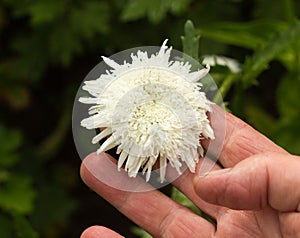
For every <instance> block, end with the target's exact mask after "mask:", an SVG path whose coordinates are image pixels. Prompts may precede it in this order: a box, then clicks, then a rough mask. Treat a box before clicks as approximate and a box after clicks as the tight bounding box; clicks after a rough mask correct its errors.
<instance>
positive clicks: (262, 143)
mask: <svg viewBox="0 0 300 238" xmlns="http://www.w3.org/2000/svg"><path fill="white" fill-rule="evenodd" d="M214 110H215V112H216V114H218V113H221V109H219V108H217V107H215V108H214ZM216 137H218V135H216ZM224 143H225V144H224V147H223V150H222V152H221V154H220V156H219V161H220V162H221V163H222V165H223V166H224V167H225V168H226V169H221V168H220V167H218V166H217V165H216V166H215V167H214V171H212V172H211V173H209V174H206V175H202V176H199V174H197V173H196V174H193V173H191V172H189V171H188V170H186V171H185V172H184V174H183V175H181V176H180V177H179V178H178V179H177V180H175V181H174V182H173V185H174V186H176V187H177V188H178V189H179V190H181V191H182V192H183V193H184V194H185V195H186V196H187V197H189V198H190V199H191V200H192V201H193V202H194V204H195V205H197V206H198V207H199V208H200V209H201V210H202V211H204V212H205V213H207V214H208V215H209V216H211V217H212V218H213V219H215V220H216V223H217V226H216V227H215V226H214V225H213V224H211V223H209V222H208V221H207V220H205V219H204V218H202V217H200V216H197V215H196V214H194V213H193V212H191V211H190V210H188V209H187V208H185V207H183V206H181V205H180V204H177V203H176V202H175V201H173V200H172V199H170V198H168V197H167V196H165V195H164V194H162V193H160V192H159V191H157V190H152V191H149V192H139V193H137V192H136V193H132V192H126V191H120V190H117V189H114V188H112V187H109V186H107V185H106V184H104V183H102V182H100V181H99V180H97V179H96V178H95V177H94V176H93V175H92V174H91V173H90V172H89V170H88V169H87V168H86V166H85V164H86V163H89V162H92V160H95V158H96V157H95V155H94V156H88V157H87V158H86V159H85V160H84V161H83V164H82V167H81V176H82V179H83V180H84V182H85V183H86V184H87V185H88V186H89V187H91V188H92V189H93V190H94V191H96V192H97V193H98V194H99V195H100V196H102V197H104V198H105V199H106V200H107V201H109V202H110V203H111V204H112V205H114V206H115V207H116V208H117V209H118V210H119V211H120V212H122V213H123V214H125V215H126V216H127V217H128V218H130V219H131V220H132V221H134V222H135V223H136V224H137V225H139V226H141V227H143V228H144V229H145V230H146V231H148V232H149V233H150V234H152V235H153V236H154V237H214V236H216V237H251V238H252V237H300V189H299V188H300V172H299V171H300V158H299V157H297V156H292V155H290V154H288V153H287V152H286V151H284V150H283V149H282V148H280V147H278V146H277V145H275V144H274V143H273V142H271V141H270V140H269V139H267V138H266V137H264V136H263V135H262V134H260V133H259V132H257V131H255V130H254V129H253V128H251V127H250V126H249V125H247V124H246V123H244V122H242V121H241V120H239V119H238V118H236V117H234V116H233V115H231V114H229V113H227V114H226V138H225V142H224ZM107 159H112V158H111V157H109V155H107V154H104V153H103V154H100V155H99V156H98V157H97V160H98V163H102V162H101V161H103V162H104V161H105V160H107ZM200 163H201V161H200ZM200 163H199V164H200ZM81 237H82V238H96V237H122V236H120V235H119V234H117V233H115V232H114V231H111V230H109V229H107V228H104V227H99V226H93V227H91V228H88V229H87V230H86V231H84V232H83V234H82V236H81Z"/></svg>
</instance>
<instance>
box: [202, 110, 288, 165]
mask: <svg viewBox="0 0 300 238" xmlns="http://www.w3.org/2000/svg"><path fill="white" fill-rule="evenodd" d="M224 113H225V116H224ZM210 117H211V123H212V127H213V130H214V132H215V139H214V140H211V141H208V140H206V141H204V142H203V146H204V147H205V148H206V149H208V148H209V152H210V153H211V154H212V155H213V156H216V157H217V158H218V160H219V161H220V162H221V163H222V165H223V166H224V167H233V166H234V165H235V164H237V163H238V162H240V161H242V160H244V159H246V158H248V157H249V156H252V155H255V154H259V153H263V152H281V153H288V152H286V151H285V150H284V149H282V148H281V147H279V146H278V145H276V144H275V143H274V142H272V141H271V140H270V139H268V138H267V137H265V136H264V135H263V134H261V133H260V132H258V131H257V130H255V129H254V128H253V127H251V126H250V125H248V124H247V123H245V122H244V121H242V120H241V119H239V118H237V117H235V116H234V115H232V114H231V113H228V112H224V110H223V109H222V108H220V107H219V106H217V105H213V111H212V113H211V114H210ZM224 120H225V122H224ZM224 123H225V135H224V130H222V128H221V127H222V126H224Z"/></svg>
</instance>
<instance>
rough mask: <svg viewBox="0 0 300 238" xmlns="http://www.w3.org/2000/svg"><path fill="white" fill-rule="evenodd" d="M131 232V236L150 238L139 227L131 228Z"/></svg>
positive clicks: (150, 237)
mask: <svg viewBox="0 0 300 238" xmlns="http://www.w3.org/2000/svg"><path fill="white" fill-rule="evenodd" d="M131 231H132V233H133V234H135V235H137V236H138V237H140V238H152V236H151V235H150V234H149V233H148V232H146V231H145V230H143V229H142V228H140V227H136V226H134V227H132V228H131Z"/></svg>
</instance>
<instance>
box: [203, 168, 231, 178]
mask: <svg viewBox="0 0 300 238" xmlns="http://www.w3.org/2000/svg"><path fill="white" fill-rule="evenodd" d="M230 171H231V168H227V169H218V170H214V171H210V172H206V173H202V174H201V173H200V174H199V177H200V178H204V177H211V176H217V175H221V174H225V173H228V172H230Z"/></svg>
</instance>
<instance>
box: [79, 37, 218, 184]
mask: <svg viewBox="0 0 300 238" xmlns="http://www.w3.org/2000/svg"><path fill="white" fill-rule="evenodd" d="M166 43H167V40H165V41H164V43H163V44H162V46H161V48H160V50H159V51H158V52H157V53H155V54H152V55H150V56H148V53H147V52H146V51H138V52H137V53H136V54H133V53H132V54H131V60H132V62H131V63H128V62H126V61H124V63H123V64H118V63H117V62H115V61H113V60H111V59H109V58H106V57H102V58H103V61H104V62H105V63H106V64H107V65H108V66H109V67H110V68H111V69H110V70H107V71H106V73H105V74H102V75H101V76H100V77H99V78H97V79H95V80H89V81H85V82H84V86H83V87H82V88H83V90H86V91H87V92H89V94H90V95H91V97H81V98H80V99H79V101H80V102H81V103H84V104H92V106H91V107H90V108H89V115H90V116H89V117H87V118H85V119H83V120H82V121H81V126H83V127H85V128H87V129H99V128H101V132H100V133H99V134H97V135H96V136H95V137H94V138H93V139H92V143H93V144H96V143H99V141H100V140H102V139H105V141H104V142H103V143H102V144H101V146H100V147H99V149H98V150H97V153H101V152H103V151H107V150H109V149H111V148H113V147H117V153H118V154H119V158H118V169H119V170H120V169H121V168H124V170H125V171H127V172H128V175H129V177H136V175H137V174H138V173H139V172H142V173H143V174H144V173H146V181H149V179H150V176H151V172H152V171H153V169H154V168H157V167H158V168H159V171H160V180H161V182H163V181H164V180H165V177H166V168H167V164H170V165H171V166H172V167H173V168H175V169H176V170H177V172H178V174H181V173H182V171H181V169H182V165H183V163H185V164H186V165H187V167H188V168H189V170H190V171H191V172H195V168H196V164H197V162H198V160H199V157H200V156H203V153H204V151H203V148H202V146H201V144H200V141H201V140H202V139H203V138H209V139H214V132H213V130H212V128H211V126H210V122H209V120H208V117H207V112H210V111H211V103H210V102H209V101H208V99H207V98H206V96H205V93H204V92H201V91H200V90H201V86H202V84H201V83H200V82H199V80H200V79H201V78H203V77H204V76H205V75H206V74H207V73H208V72H209V66H206V68H203V69H201V70H197V71H193V72H192V71H191V67H192V66H191V64H190V63H189V62H183V61H179V60H170V56H171V52H172V48H171V47H170V48H169V47H167V46H166Z"/></svg>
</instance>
